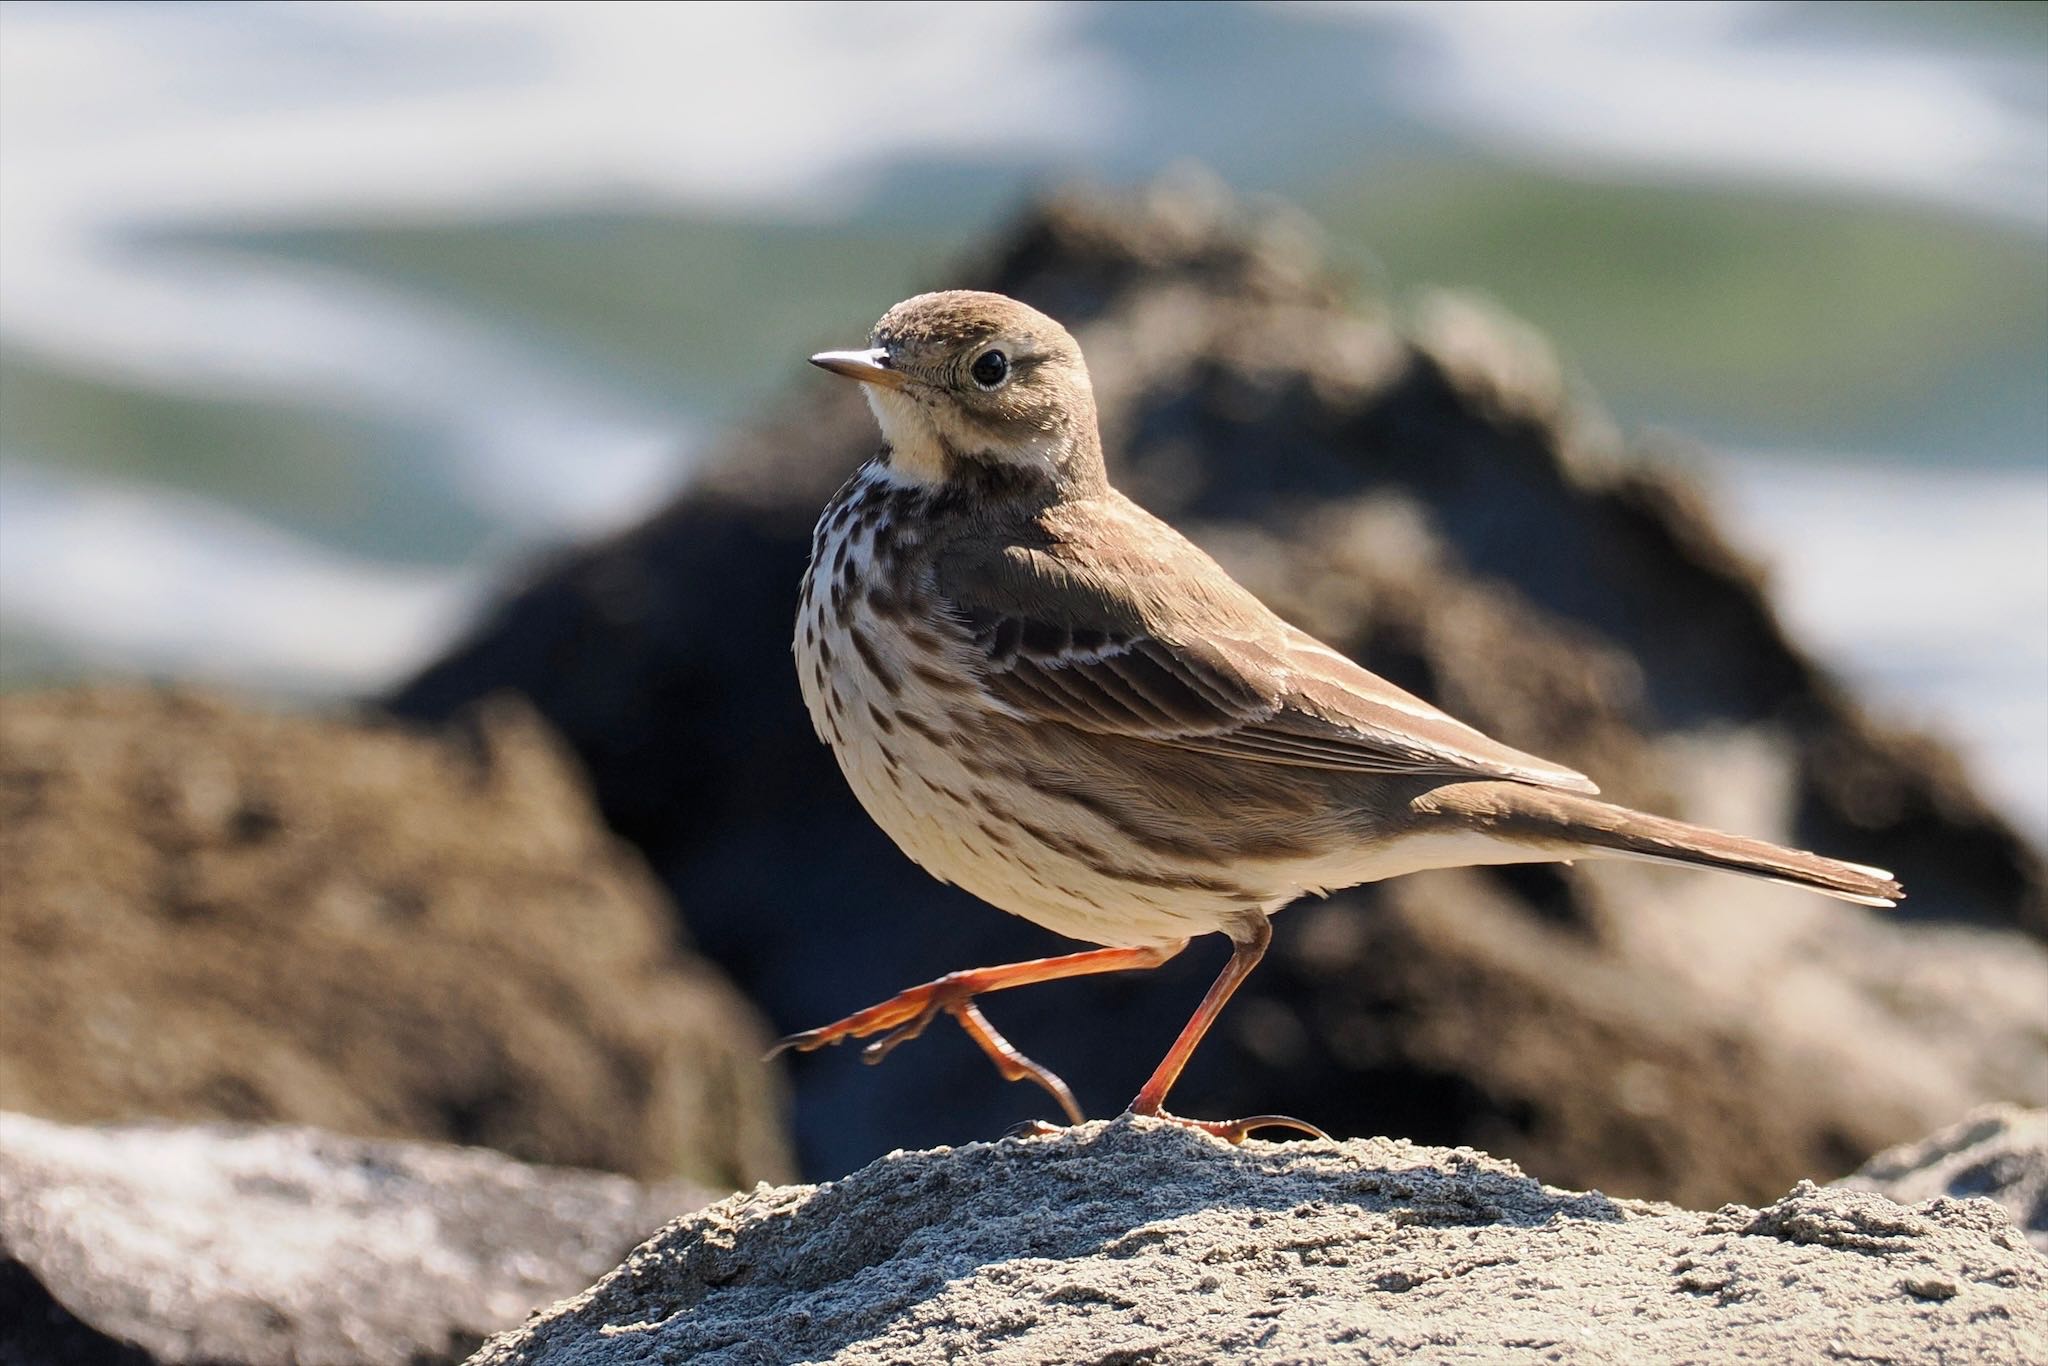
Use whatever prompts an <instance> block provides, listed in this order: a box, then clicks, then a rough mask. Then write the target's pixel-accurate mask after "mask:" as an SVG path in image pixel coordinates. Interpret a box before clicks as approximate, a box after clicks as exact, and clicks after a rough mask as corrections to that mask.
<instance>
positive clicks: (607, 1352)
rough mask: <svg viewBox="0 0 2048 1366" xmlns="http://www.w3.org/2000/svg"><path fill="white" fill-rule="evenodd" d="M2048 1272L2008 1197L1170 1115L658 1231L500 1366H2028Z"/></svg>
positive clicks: (877, 1173) (869, 1171)
mask: <svg viewBox="0 0 2048 1366" xmlns="http://www.w3.org/2000/svg"><path fill="white" fill-rule="evenodd" d="M2044 1349H2048V1259H2044V1258H2043V1257H2042V1256H2041V1255H2040V1254H2039V1253H2036V1252H2035V1251H2033V1250H2032V1249H2031V1248H2030V1247H2028V1245H2027V1242H2026V1240H2025V1238H2024V1237H2023V1236H2021V1234H2020V1233H2019V1232H2018V1230H2016V1229H2015V1228H2014V1227H2013V1226H2012V1223H2011V1221H2010V1220H2009V1219H2007V1217H2006V1215H2005V1212H2004V1211H2003V1210H2002V1209H2000V1208H1999V1207H1998V1206H1997V1205H1995V1204H1992V1203H1990V1202H1989V1201H1984V1200H1949V1199H1941V1200H1935V1201H1932V1202H1929V1203H1927V1204H1923V1205H1918V1206H1913V1207H1910V1208H1908V1207H1905V1206H1901V1205H1898V1204H1895V1203H1893V1202H1892V1201H1890V1200H1887V1199H1885V1198H1883V1197H1882V1196H1878V1195H1872V1194H1866V1193H1860V1192H1850V1191H1843V1190H1837V1189H1823V1188H1817V1187H1815V1186H1812V1185H1810V1184H1806V1183H1801V1184H1800V1186H1799V1187H1798V1188H1797V1189H1795V1190H1794V1191H1792V1192H1791V1193H1790V1194H1789V1195H1787V1196H1785V1197H1784V1198H1783V1199H1781V1200H1779V1201H1777V1202H1776V1203H1774V1204H1772V1205H1770V1206H1769V1207H1767V1208H1765V1209H1761V1210H1753V1209H1746V1208H1743V1207H1741V1206H1728V1207H1725V1208H1723V1209H1720V1210H1718V1211H1715V1212H1713V1213H1711V1214H1698V1213H1688V1212H1686V1211H1683V1210H1678V1209H1674V1208H1672V1207H1671V1206H1668V1205H1658V1204H1648V1203H1643V1202H1639V1201H1631V1200H1611V1199H1609V1198H1607V1197H1606V1196H1603V1195H1600V1194H1598V1193H1585V1194H1576V1193H1572V1192H1567V1191H1560V1190H1554V1189H1550V1188H1548V1187H1545V1186H1543V1185H1541V1184H1539V1183H1537V1182H1536V1181H1534V1180H1532V1179H1530V1178H1529V1177H1527V1176H1525V1175H1523V1174H1522V1173H1521V1171H1520V1170H1518V1169H1517V1168H1516V1167H1514V1166H1513V1165H1511V1164H1509V1163H1506V1162H1502V1161H1499V1160H1497V1159H1495V1158H1491V1157H1486V1156H1483V1155H1481V1154H1478V1153H1473V1152H1470V1151H1468V1150H1465V1149H1440V1148H1424V1147H1418V1146H1415V1145H1413V1144H1409V1143H1403V1142H1396V1141H1392V1140H1385V1139H1376V1140H1364V1141H1353V1142H1348V1143H1343V1144H1329V1143H1295V1144H1286V1145H1267V1144H1261V1143H1251V1144H1247V1145H1245V1146H1244V1147H1243V1148H1239V1149H1233V1148H1230V1147H1228V1146H1226V1145H1223V1144H1221V1143H1218V1142H1216V1141H1214V1140H1211V1139H1208V1138H1205V1137H1202V1136H1199V1135H1195V1134H1193V1133H1190V1132H1188V1131H1186V1130H1183V1129H1179V1128H1177V1127H1174V1126H1171V1125H1167V1124H1162V1123H1158V1122H1154V1121H1137V1120H1120V1121H1117V1122H1115V1123H1112V1124H1107V1125H1101V1124H1098V1125H1092V1126H1089V1127H1087V1128H1084V1129H1080V1130H1075V1131H1070V1132H1066V1133H1063V1134H1061V1135H1059V1136H1057V1137H1053V1138H1049V1139H1023V1140H1015V1139H1012V1140H1005V1141H1003V1142H1000V1143H995V1144H972V1145H969V1146H966V1147H963V1148H958V1149H950V1150H948V1149H941V1150H937V1151H933V1152H923V1153H897V1154H892V1155H891V1156H889V1157H887V1158H884V1159H882V1160H880V1161H878V1162H876V1163H874V1164H873V1165H871V1166H869V1167H867V1168H865V1169H863V1170H862V1171H859V1172H856V1173H855V1174H854V1175H852V1176H850V1177H848V1178H846V1179H845V1180H843V1181H838V1182H834V1183H832V1184H829V1185H824V1186H793V1187H785V1188H781V1189H768V1188H765V1187H764V1188H762V1189H759V1190H756V1191H754V1192H753V1193H751V1194H743V1195H738V1196H734V1197H732V1198H731V1199H729V1200H726V1201H723V1202H721V1203H719V1204H717V1205H714V1206H712V1207H710V1208H708V1209H705V1210H702V1211H699V1212H698V1213H696V1214H694V1215H691V1216H688V1217H686V1218H684V1219H681V1220H679V1221H678V1222H676V1223H674V1224H672V1225H670V1226H669V1227H668V1228H666V1229H664V1230H663V1231H662V1232H661V1234H660V1235H659V1236H657V1237H656V1238H654V1239H652V1240H650V1241H649V1242H648V1243H646V1244H644V1245H643V1246H642V1247H640V1248H639V1249H638V1250H637V1251H635V1252H634V1254H633V1255H632V1256H631V1257H630V1258H629V1259H627V1261H626V1262H625V1264H624V1265H622V1266H621V1267H619V1268H618V1269H617V1270H616V1271H614V1272H613V1273H612V1274H611V1275H609V1276H607V1277H605V1278H604V1280H602V1281H600V1282H598V1284H597V1285H595V1286H594V1287H592V1288H591V1289H590V1290H589V1291H587V1292H585V1293H584V1294H582V1295H579V1296H577V1297H576V1298H574V1299H572V1300H568V1301H566V1302H564V1303H562V1304H559V1305H557V1306H555V1307H554V1308H553V1309H552V1310H550V1311H548V1312H547V1313H546V1314H544V1315H542V1316H540V1317H538V1318H536V1319H534V1320H533V1321H531V1322H529V1323H528V1324H527V1325H526V1326H524V1327H523V1328H520V1329H517V1330H514V1331H513V1332H510V1333H507V1334H505V1335H503V1336H501V1337H499V1338H496V1339H493V1340H492V1341H491V1342H490V1343H488V1344H487V1345H486V1346H485V1347H484V1349H483V1350H482V1351H481V1352H480V1353H478V1355H477V1356H476V1357H475V1358H473V1361H474V1362H476V1363H477V1364H478V1366H515V1364H516V1366H529V1364H531V1366H540V1363H548V1364H549V1366H611V1364H612V1363H625V1362H636V1363H637V1362H648V1361H657V1360H659V1361H684V1360H687V1361H692V1362H702V1363H728V1364H730V1366H742V1364H745V1366H752V1364H753V1363H769V1362H782V1361H795V1360H804V1361H846V1362H855V1361H859V1362H868V1361H888V1362H893V1363H906V1364H908V1366H915V1364H916V1363H924V1362H934V1363H936V1362H949V1361H955V1360H960V1359H966V1358H972V1359H974V1360H987V1361H996V1362H1018V1363H1022V1362H1042V1361H1064V1362H1101V1363H1109V1362H1136V1361H1146V1362H1166V1363H1171V1362H1213V1361H1221V1360H1258V1361H1367V1362H1371V1361H1389V1362H1391V1361H1401V1362H1408V1361H1415V1360H1429V1361H1440V1362H1454V1361H1455V1362H1494V1361H1505V1360H1543V1361H1554V1362H1602V1363H1609V1362H1611V1363H1623V1362H1642V1361H1673V1362H1676V1361H1699V1362H1744V1361H1747V1362H1771V1363H1780V1362H1793V1361H1819V1360H1856V1361H1894V1362H1906V1361H2004V1362H2017V1361H2025V1360H2040V1359H2042V1355H2043V1351H2044Z"/></svg>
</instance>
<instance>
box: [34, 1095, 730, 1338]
mask: <svg viewBox="0 0 2048 1366" xmlns="http://www.w3.org/2000/svg"><path fill="white" fill-rule="evenodd" d="M709 1198H710V1196H709V1194H708V1193H706V1192H703V1191H701V1190H697V1189H693V1188H688V1187H684V1186H681V1185H670V1186H665V1187H649V1186H642V1185H639V1184H638V1183H636V1182H633V1181H630V1180H628V1179H626V1178H625V1177H621V1176H612V1175H607V1174H603V1173H599V1172H587V1171H574V1170H569V1169H566V1168H545V1167H529V1166H526V1165H523V1164H521V1163H518V1162H514V1161H511V1160H509V1159H507V1158H504V1157H501V1156H499V1155H498V1154H496V1153H491V1152H485V1151H483V1150H480V1149H463V1148H449V1147H441V1146H439V1145H434V1144H424V1143H388V1142H375V1141H367V1140H361V1139H350V1138H342V1137H340V1136H338V1135H336V1134H331V1133H326V1132H323V1131H321V1130H318V1129H307V1128H293V1127H283V1126H279V1127H272V1128H256V1127H249V1126H242V1125H226V1124H222V1125H196V1126H190V1127H183V1126H175V1125H139V1126H133V1127H125V1128H123V1127H106V1128H71V1127H67V1126H65V1125H59V1124H51V1123H48V1122H46V1121H44V1120H39V1119H31V1118H30V1117H28V1116H26V1115H14V1114H0V1363H6V1366H17V1363H19V1366H30V1363H34V1364H35V1366H55V1363H60V1362H61V1363H66V1366H102V1364H104V1366H131V1364H132V1366H145V1364H148V1363H161V1364H162V1366H174V1364H176V1363H193V1366H199V1364H200V1363H205V1366H242V1364H243V1363H246V1364H247V1366H275V1364H276V1363H279V1362H298V1363H304V1366H347V1364H350V1363H360V1364H361V1366H387V1364H388V1366H429V1363H434V1362H448V1361H459V1360H461V1359H462V1358H463V1357H464V1356H466V1355H468V1354H469V1353H470V1352H471V1351H473V1350H475V1348H476V1347H477V1345H478V1344H479V1343H481V1342H482V1341H483V1339H484V1338H485V1337H487V1336H489V1335H490V1334H491V1333H494V1332H499V1331H502V1330H503V1329H506V1328H509V1327H512V1326H514V1325H516V1324H518V1323H519V1322H520V1321H521V1320H523V1319H524V1318H525V1317H526V1315H527V1313H528V1312H529V1311H530V1310H532V1309H533V1308H534V1307H535V1306H537V1305H545V1304H547V1303H548V1302H550V1301H552V1300H555V1299H559V1298H561V1297H562V1296H564V1295H567V1294H570V1293H572V1292H574V1291H576V1290H580V1289H582V1288H583V1287H584V1286H586V1285H588V1284H589V1283H590V1282H591V1281H592V1280H593V1279H594V1278H595V1277H597V1276H598V1275H599V1274H601V1273H602V1272H603V1271H605V1270H606V1269H607V1268H608V1267H610V1266H612V1265H614V1264H615V1263H616V1262H617V1261H618V1260H619V1258H621V1257H623V1256H624V1255H625V1254H626V1253H627V1252H628V1251H629V1250H630V1249H631V1248H632V1247H633V1246H634V1245H635V1244H637V1243H638V1242H640V1241H641V1240H642V1239H643V1238H645V1237H647V1236H648V1235H649V1234H651V1233H652V1232H654V1230H656V1229H657V1228H659V1227H660V1226H661V1225H662V1224H663V1223H664V1222H665V1221H667V1220H668V1219H670V1218H673V1217H674V1216H675V1215H677V1214H680V1213H682V1212H684V1211H686V1210H691V1209H695V1208H697V1207H699V1206H701V1205H702V1204H704V1203H705V1201H706V1200H708V1199H709Z"/></svg>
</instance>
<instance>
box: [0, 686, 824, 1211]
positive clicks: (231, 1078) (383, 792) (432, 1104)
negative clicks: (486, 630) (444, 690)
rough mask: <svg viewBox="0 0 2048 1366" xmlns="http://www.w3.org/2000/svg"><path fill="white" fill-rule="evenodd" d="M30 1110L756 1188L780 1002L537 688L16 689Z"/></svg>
mask: <svg viewBox="0 0 2048 1366" xmlns="http://www.w3.org/2000/svg"><path fill="white" fill-rule="evenodd" d="M0 889H4V894H0V1108H4V1109H11V1110H19V1111H25V1112H28V1113H32V1114H39V1115H43V1116H47V1117H50V1118H53V1119H60V1120H66V1121H72V1122H80V1121H103V1120H126V1119H134V1118H139V1117H144V1116H158V1117H166V1118H173V1119H232V1120H248V1121H257V1120H284V1121H292V1122H298V1123H311V1124H319V1125H321V1126H323V1127H326V1128H330V1129H334V1130H337V1131H339V1132H343V1133H350V1134H357V1135H363V1136H369V1137H385V1136H390V1137H414V1138H431V1139H445V1140H450V1141H454V1142H460V1143H471V1144H478V1145H486V1146H489V1147H494V1148H499V1149H502V1150H504V1151H506V1152H508V1153H512V1154H514V1155H516V1156H519V1157H522V1158H525V1159H527V1160H530V1161H537V1162H552V1163H559V1164H562V1165H569V1166H582V1167H596V1168H603V1169H607V1170H611V1171H618V1172H624V1173H627V1174H629V1175H634V1176H639V1177H642V1178H647V1179H659V1178H667V1177H686V1178H689V1179H691V1180H695V1181H700V1182H702V1183H704V1184H705V1185H708V1186H715V1187H718V1188H720V1189H730V1188H732V1187H733V1186H735V1185H743V1184H748V1183H751V1182H753V1181H754V1180H756V1179H759V1178H763V1177H768V1178H774V1177H778V1176H781V1175H782V1174H784V1173H785V1172H786V1171H787V1169H788V1168H787V1162H788V1157H787V1151H786V1147H785V1144H786V1139H785V1137H784V1131H783V1129H782V1122H783V1120H782V1113H781V1102H780V1097H779V1095H778V1092H777V1083H776V1081H775V1080H774V1078H773V1076H772V1074H771V1073H770V1072H769V1071H768V1069H766V1068H764V1067H762V1066H761V1065H760V1063H759V1057H760V1053H761V1050H762V1048H763V1046H764V1033H763V1030H762V1027H761V1024H760V1022H759V1017H758V1016H757V1015H755V1013H754V1012H753V1011H752V1009H750V1008H749V1007H748V1006H747V1004H746V1003H745V1002H744V1001H743V1000H742V999H741V998H740V997H739V995H738V994H737V993H736V992H734V990H733V989H732V987H731V986H730V985H729V984H728V983H727V982H726V981H725V979H724V978H723V977H722V976H721V974H719V973H718V972H717V971H716V970H715V969H714V968H711V967H709V966H708V965H706V964H705V963H704V962H703V961H702V960H700V959H698V958H696V957H694V956H692V955H690V954H688V953H685V952H683V951H681V950H680V949H679V947H678V939H677V935H678V927H677V925H676V922H675V919H674V913H673V911H672V910H671V909H670V908H669V907H668V905H667V903H666V900H665V898H664V897H663V895H662V893H661V889H660V888H659V886H658V885H656V883H655V881H654V880H653V878H651V877H650V876H649V875H648V873H647V871H646V868H645V866H644V865H643V863H642V862H641V860H640V858H639V857H638V855H636V854H635V853H633V851H632V850H630V849H629V848H627V847H625V846H624V845H622V844H621V843H620V842H619V841H618V840H616V839H615V838H614V837H613V836H612V835H611V834H610V833H609V832H608V831H606V830H605V828H604V826H603V825H602V823H601V822H600V821H599V820H598V819H597V816H596V813H595V811H594V810H593V809H592V806H591V803H590V799H589V796H588V795H587V793H586V790H585V788H584V786H583V783H582V780H581V778H580V776H579V775H578V774H577V773H576V771H575V768H574V764H573V760H572V759H571V758H570V757H569V756H568V755H567V754H565V753H564V752H563V751H562V749H561V746H560V744H559V742H558V741H557V740H556V739H554V738H553V737H552V736H551V735H549V734H548V732H547V730H546V728H545V726H543V725H542V724H541V723H540V722H539V721H538V720H537V719H536V718H535V717H534V716H533V715H532V712H531V710H530V709H529V708H527V707H525V706H523V705H521V704H519V703H517V702H516V701H513V700H506V701H503V702H494V703H492V704H489V705H488V706H485V707H483V708H482V709H481V710H479V711H477V712H474V713H472V714H470V715H469V716H468V717H467V718H466V721H465V723H464V725H463V726H462V727H460V728H459V730H458V733H455V734H451V735H450V736H447V737H437V736H432V735H427V734H424V733H420V732H418V731H416V730H413V729H409V728H407V727H404V726H401V725H398V724H395V723H393V722H391V721H390V720H389V719H378V720H348V719H317V718H310V717H298V716H281V715H268V714H263V713H259V712H254V711H249V710H244V709H240V708H237V707H235V706H234V705H232V704H230V703H228V702H225V701H222V700H218V699H213V698H208V697H205V696H200V695H196V694H190V693H177V692H155V691H149V690H145V689H85V690H77V691H67V692H54V693H45V694H18V695H13V696H9V697H6V698H4V699H0Z"/></svg>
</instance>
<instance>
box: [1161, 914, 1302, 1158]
mask: <svg viewBox="0 0 2048 1366" xmlns="http://www.w3.org/2000/svg"><path fill="white" fill-rule="evenodd" d="M1272 942H1273V927H1272V925H1271V924H1269V923H1268V922H1267V920H1266V917H1264V916H1263V915H1262V916H1258V917H1256V918H1255V919H1253V921H1252V922H1251V938H1249V939H1239V940H1233V941H1232V943H1231V950H1230V961H1229V962H1228V963H1226V964H1225V965H1224V967H1223V974H1222V975H1221V976H1220V977H1218V978H1217V979H1216V981H1215V984H1214V985H1212V986H1211V987H1210V988H1209V993H1208V995H1206V996H1204V997H1203V998H1202V1003H1201V1004H1200V1005H1199V1006H1196V1007H1195V1014H1194V1018H1192V1019H1190V1020H1189V1021H1188V1022H1187V1026H1186V1027H1185V1028H1184V1029H1182V1030H1181V1032H1180V1037H1179V1038H1177V1039H1175V1040H1174V1041H1173V1047H1171V1048H1169V1049H1167V1050H1166V1056H1165V1057H1164V1058H1162V1059H1160V1061H1159V1066H1158V1067H1156V1068H1154V1069H1153V1071H1152V1076H1151V1079H1150V1080H1148V1081H1147V1082H1146V1083H1145V1085H1144V1086H1143V1087H1142V1088H1141V1089H1140V1090H1139V1092H1138V1094H1137V1096H1136V1098H1134V1099H1133V1100H1132V1101H1131V1109H1130V1112H1131V1113H1132V1114H1134V1115H1156V1116H1158V1117H1159V1118H1161V1119H1170V1120H1172V1121H1173V1122H1174V1123H1176V1124H1185V1125H1187V1126H1188V1127H1189V1128H1191V1129H1200V1130H1202V1131H1203V1132H1204V1133H1210V1134H1214V1135H1216V1136H1217V1137H1218V1138H1226V1139H1229V1140H1230V1141H1231V1142H1232V1143H1242V1142H1244V1140H1245V1137H1246V1135H1248V1134H1250V1133H1251V1132H1252V1131H1253V1130H1255V1129H1299V1130H1300V1131H1301V1132H1302V1133H1305V1134H1313V1135H1314V1136H1315V1137H1317V1138H1328V1137H1329V1135H1328V1134H1326V1133H1324V1132H1323V1131H1322V1130H1321V1129H1318V1128H1316V1126H1315V1125H1313V1124H1307V1123H1304V1122H1303V1121H1301V1120H1298V1119H1289V1118H1288V1117H1287V1116H1286V1115H1254V1116H1252V1118H1250V1119H1233V1120H1208V1119H1182V1118H1181V1117H1180V1116H1178V1115H1169V1114H1167V1113H1166V1109H1165V1107H1166V1093H1167V1092H1168V1091H1170V1090H1172V1089H1173V1084H1174V1083H1175V1082H1176V1081H1179V1080H1180V1074H1181V1071H1182V1070H1183V1069H1184V1068H1186V1067H1187V1065H1188V1059H1189V1058H1191V1057H1193V1056H1194V1053H1195V1048H1196V1047H1197V1046H1198V1045H1199V1044H1200V1043H1201V1042H1202V1036H1203V1035H1205V1034H1207V1033H1208V1032H1209V1026H1210V1025H1212V1024H1214V1023H1215V1022H1216V1017H1217V1015H1219V1014H1220V1013H1221V1012H1222V1010H1223V1006H1224V1003H1225V1002H1227V1001H1228V1000H1229V999H1230V997H1231V994H1232V993H1233V992H1235V991H1236V990H1237V988H1238V986H1239V985H1240V984H1241V983H1243V981H1244V979H1245V978H1247V977H1249V976H1251V972H1252V969H1253V968H1255V967H1257V966H1258V965H1259V960H1260V959H1261V958H1264V957H1265V956H1266V947H1267V946H1268V945H1269V944H1271V943H1272Z"/></svg>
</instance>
